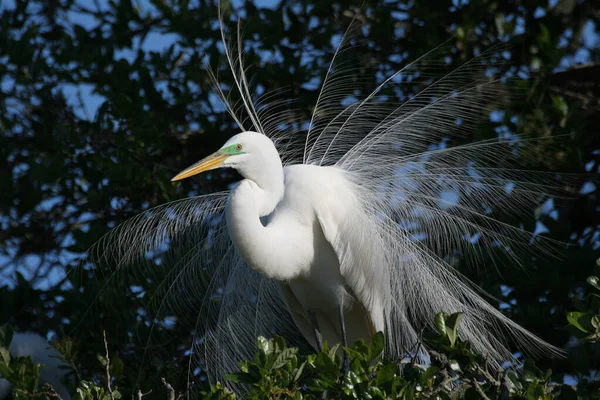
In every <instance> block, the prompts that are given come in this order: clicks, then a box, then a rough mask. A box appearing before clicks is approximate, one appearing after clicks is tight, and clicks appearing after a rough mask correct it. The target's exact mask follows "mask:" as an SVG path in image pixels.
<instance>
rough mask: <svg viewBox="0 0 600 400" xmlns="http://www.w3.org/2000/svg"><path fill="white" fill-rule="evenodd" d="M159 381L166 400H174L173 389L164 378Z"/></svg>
mask: <svg viewBox="0 0 600 400" xmlns="http://www.w3.org/2000/svg"><path fill="white" fill-rule="evenodd" d="M160 380H161V381H162V384H163V385H164V387H165V390H166V391H167V400H175V389H173V386H171V384H170V383H168V382H167V380H166V379H165V378H160Z"/></svg>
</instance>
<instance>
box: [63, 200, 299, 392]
mask: <svg viewBox="0 0 600 400" xmlns="http://www.w3.org/2000/svg"><path fill="white" fill-rule="evenodd" d="M227 198H228V193H227V192H221V193H215V194H210V195H205V196H197V197H192V198H188V199H183V200H178V201H174V202H171V203H167V204H163V205H161V206H158V207H155V208H153V209H149V210H147V211H144V212H142V213H140V214H139V215H137V216H135V217H134V218H132V219H130V220H128V221H126V222H124V223H123V224H121V225H120V226H118V227H117V228H115V229H113V230H112V231H110V232H109V233H108V234H107V235H106V236H104V237H103V238H102V239H101V240H100V241H98V243H96V244H95V245H94V246H93V247H92V248H91V249H90V250H89V252H88V257H87V258H86V259H85V263H83V264H82V266H81V268H80V269H79V270H78V272H80V273H82V274H83V275H81V276H72V281H73V282H77V281H79V280H80V279H81V278H82V277H83V276H84V275H86V276H87V274H88V273H89V271H90V269H91V268H93V272H94V280H95V281H96V282H97V285H99V287H97V286H92V287H90V288H91V289H92V290H95V291H97V292H98V293H99V294H98V296H97V298H96V301H95V302H94V304H93V305H91V306H90V307H89V311H88V313H89V314H97V313H96V312H95V311H102V312H103V313H104V314H106V315H111V313H119V312H123V311H124V310H123V304H129V303H128V302H127V301H124V297H127V298H131V297H134V298H136V299H137V300H139V304H140V310H139V311H138V314H137V315H136V316H135V317H137V322H135V321H134V322H132V326H131V327H129V328H128V329H132V330H134V331H135V334H134V338H136V339H137V340H139V341H141V344H142V348H144V349H146V351H150V352H152V355H153V357H160V358H164V359H165V360H167V359H171V358H172V357H173V354H166V353H165V352H164V346H165V343H170V342H171V341H172V340H173V331H174V330H177V331H181V330H183V332H190V335H192V337H190V342H189V343H181V344H180V345H179V346H178V347H181V346H188V347H187V348H186V351H185V353H187V354H190V358H189V360H188V359H187V358H185V359H182V360H180V362H182V363H185V362H187V361H189V373H190V377H189V382H190V384H192V383H194V382H196V381H197V379H200V376H202V375H204V374H208V375H209V378H211V379H215V380H216V379H220V378H221V377H222V375H223V374H224V373H230V372H233V371H235V370H237V368H238V363H239V362H240V361H241V360H244V359H251V358H252V356H253V355H254V351H255V349H256V338H257V337H258V336H259V335H263V336H267V337H268V336H272V335H274V334H280V335H285V337H286V338H289V339H290V341H291V344H292V345H295V344H300V345H304V346H306V343H305V342H304V341H303V340H302V338H301V337H300V335H299V334H298V333H297V332H295V330H294V329H293V326H294V324H293V322H292V320H291V317H290V315H289V313H288V312H287V311H286V308H285V305H284V304H283V302H282V300H281V297H280V295H279V292H278V290H277V287H276V286H275V284H274V283H273V282H271V281H269V280H268V279H265V278H263V277H262V276H261V275H260V274H258V273H256V272H255V271H253V270H252V269H251V268H250V267H248V266H247V265H246V263H245V262H244V261H243V260H242V259H241V257H239V255H238V254H237V252H236V251H235V249H234V247H233V244H232V242H231V239H230V237H229V233H228V230H227V226H226V221H225V215H224V213H225V204H226V202H227ZM74 273H75V274H77V272H74ZM87 288H88V287H87V286H86V289H87ZM86 321H87V319H86V318H83V319H82V321H81V325H80V327H81V328H84V327H85V326H86ZM294 339H297V341H296V342H294ZM182 353H184V352H182ZM145 359H146V358H145ZM142 367H143V365H142Z"/></svg>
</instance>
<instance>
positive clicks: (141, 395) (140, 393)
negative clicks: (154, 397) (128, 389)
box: [137, 389, 152, 400]
mask: <svg viewBox="0 0 600 400" xmlns="http://www.w3.org/2000/svg"><path fill="white" fill-rule="evenodd" d="M150 393H152V389H150V390H149V391H147V392H146V393H142V391H141V390H138V391H137V398H138V400H142V398H143V397H144V396H146V395H148V394H150Z"/></svg>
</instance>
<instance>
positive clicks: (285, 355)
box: [271, 347, 298, 369]
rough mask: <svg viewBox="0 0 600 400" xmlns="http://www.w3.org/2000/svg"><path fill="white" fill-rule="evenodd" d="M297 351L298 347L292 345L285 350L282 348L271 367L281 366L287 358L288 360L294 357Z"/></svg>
mask: <svg viewBox="0 0 600 400" xmlns="http://www.w3.org/2000/svg"><path fill="white" fill-rule="evenodd" d="M297 352H298V349H296V348H294V347H290V348H287V349H285V350H283V351H282V352H281V353H280V354H279V355H278V356H277V358H276V359H275V361H274V362H273V366H272V367H271V368H276V369H277V368H281V367H283V366H284V365H285V364H286V363H287V362H288V360H290V359H291V358H292V357H294V356H295V355H296V353H297Z"/></svg>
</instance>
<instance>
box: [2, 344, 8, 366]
mask: <svg viewBox="0 0 600 400" xmlns="http://www.w3.org/2000/svg"><path fill="white" fill-rule="evenodd" d="M0 362H1V364H0V365H10V353H9V351H8V349H7V348H6V347H0Z"/></svg>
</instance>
